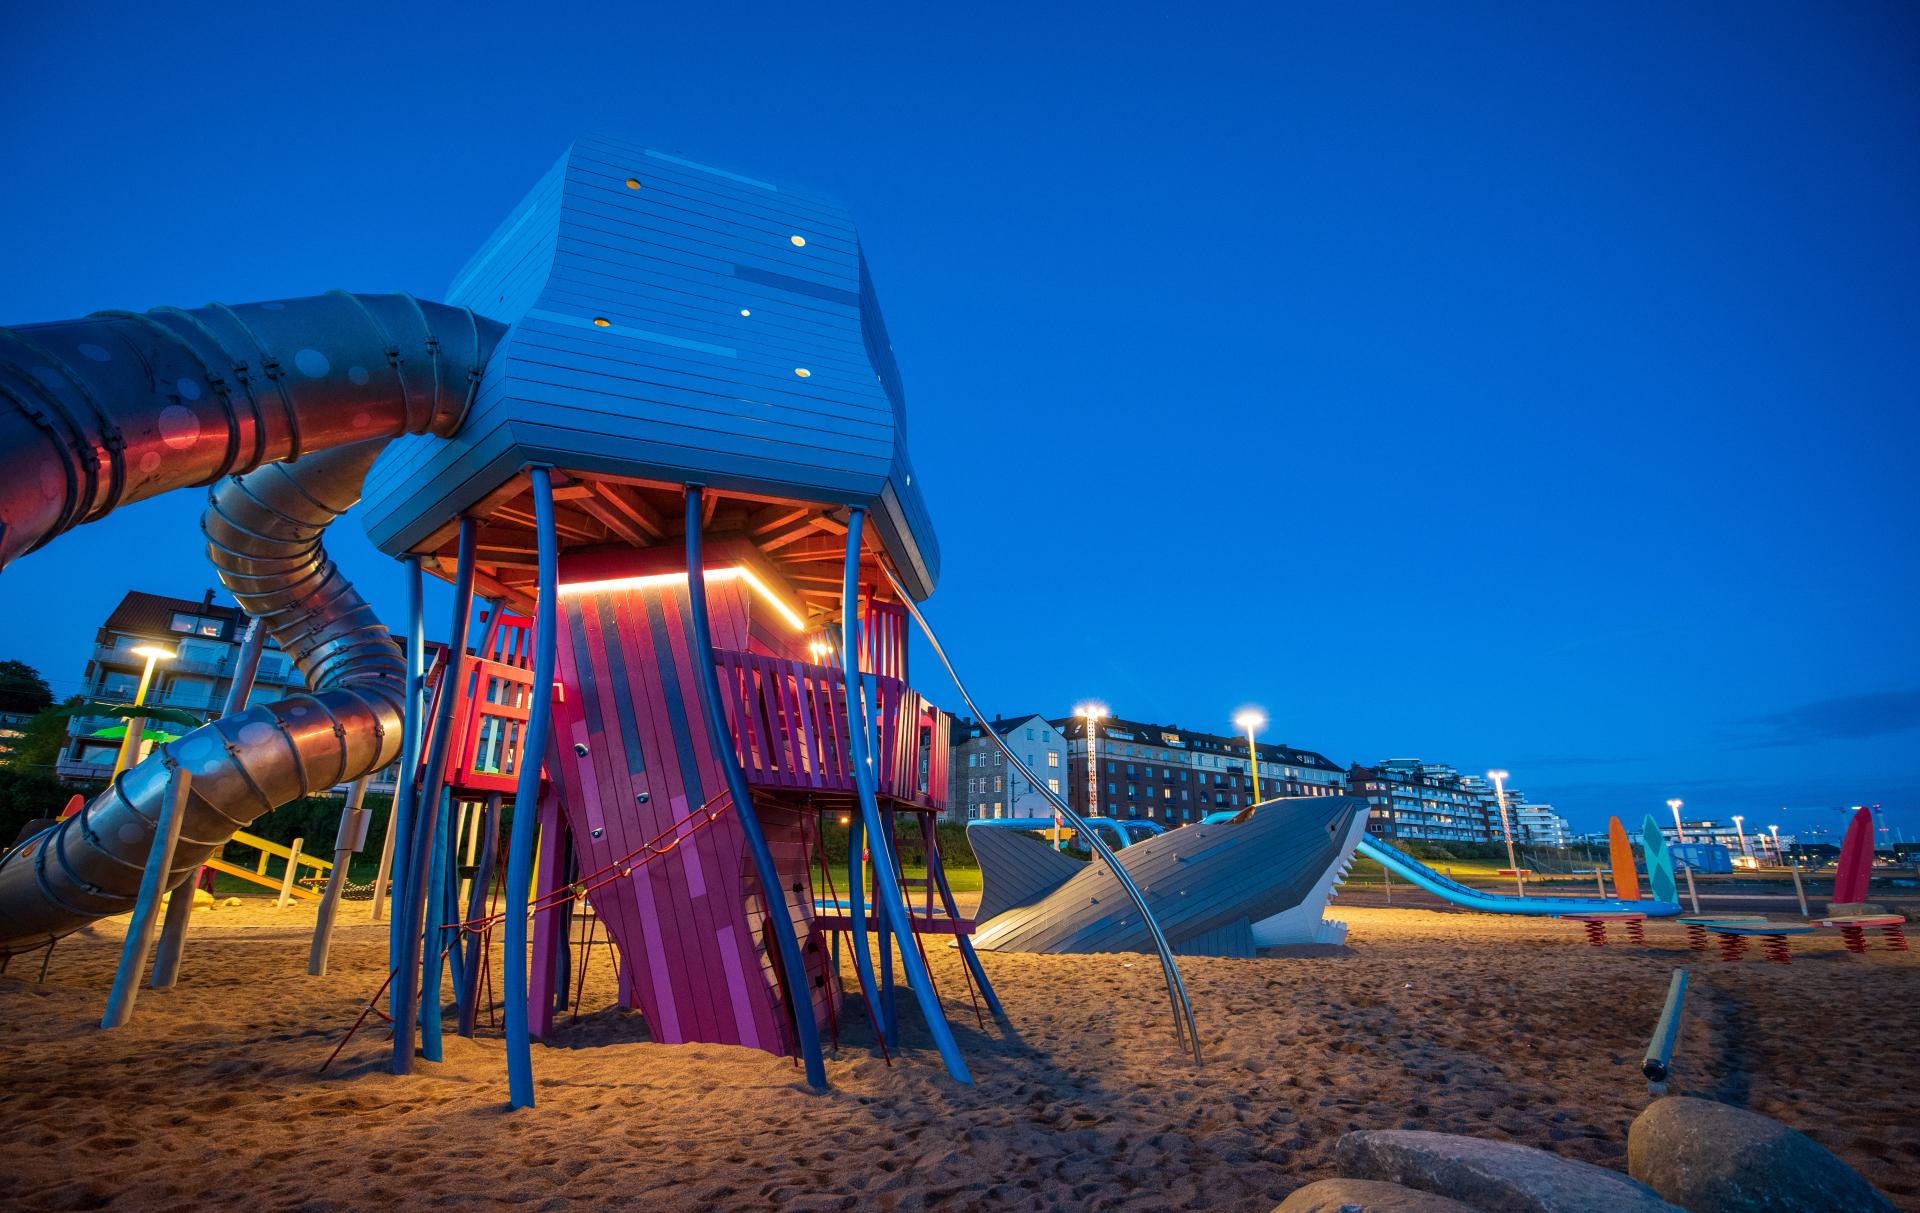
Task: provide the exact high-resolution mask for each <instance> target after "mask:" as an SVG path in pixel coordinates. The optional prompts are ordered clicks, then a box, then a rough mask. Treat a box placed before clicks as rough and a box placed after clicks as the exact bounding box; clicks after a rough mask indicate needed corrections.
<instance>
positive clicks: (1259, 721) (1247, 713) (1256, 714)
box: [1233, 708, 1267, 804]
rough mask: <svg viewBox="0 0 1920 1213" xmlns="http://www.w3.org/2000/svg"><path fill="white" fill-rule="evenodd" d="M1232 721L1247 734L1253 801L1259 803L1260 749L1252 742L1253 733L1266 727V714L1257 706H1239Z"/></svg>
mask: <svg viewBox="0 0 1920 1213" xmlns="http://www.w3.org/2000/svg"><path fill="white" fill-rule="evenodd" d="M1233 723H1234V725H1235V726H1236V727H1238V728H1240V729H1242V730H1244V731H1245V733H1246V735H1247V766H1248V768H1249V769H1251V770H1252V771H1253V803H1255V804H1259V803H1260V750H1259V748H1258V747H1257V746H1255V745H1254V743H1253V735H1254V733H1255V732H1257V731H1259V730H1260V729H1264V728H1266V727H1267V714H1266V713H1265V712H1263V711H1261V710H1260V709H1259V708H1241V709H1240V710H1239V711H1238V712H1236V713H1234V717H1233Z"/></svg>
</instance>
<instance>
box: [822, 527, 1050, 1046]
mask: <svg viewBox="0 0 1920 1213" xmlns="http://www.w3.org/2000/svg"><path fill="white" fill-rule="evenodd" d="M866 520H867V513H866V511H865V510H863V509H861V508H860V507H858V506H855V507H853V508H852V509H850V510H848V511H847V560H846V569H845V576H844V578H843V580H842V584H841V589H840V668H841V672H842V674H843V676H844V678H845V680H846V684H847V735H848V737H849V738H850V739H851V741H852V743H853V746H852V754H851V757H852V759H853V783H854V789H855V790H856V791H857V792H858V793H859V798H860V816H861V818H862V819H863V820H864V821H865V822H866V828H867V837H868V843H867V847H868V849H869V850H870V851H871V852H872V854H873V895H874V902H875V905H876V908H878V909H879V911H880V912H881V914H882V915H883V917H882V919H881V922H882V924H883V927H884V926H886V925H888V924H891V926H892V928H893V929H894V930H895V932H896V933H900V934H901V935H902V943H901V947H900V969H901V972H902V973H903V974H904V975H905V976H906V979H907V984H908V986H910V987H912V989H913V996H914V999H915V1001H917V1002H918V1003H919V1004H920V1014H921V1017H922V1018H924V1019H925V1020H926V1021H927V1030H928V1031H929V1032H930V1033H932V1035H933V1043H934V1045H935V1047H937V1048H938V1049H939V1050H940V1059H941V1060H942V1061H944V1062H945V1063H946V1066H947V1073H948V1074H949V1075H951V1076H952V1077H953V1079H954V1081H956V1082H964V1083H971V1082H972V1081H973V1075H972V1073H971V1072H970V1071H969V1070H968V1069H967V1061H966V1058H964V1057H962V1056H961V1054H960V1045H959V1043H958V1042H957V1041H955V1040H954V1038H953V1026H952V1025H951V1024H949V1023H948V1022H947V1016H946V1012H945V1011H944V1010H943V1009H942V1008H941V1006H940V996H939V994H938V993H936V992H935V990H934V988H933V980H932V978H931V977H930V976H929V975H928V973H927V967H926V964H925V963H924V962H923V961H922V960H921V959H920V949H919V948H917V947H915V946H913V942H912V940H911V938H910V936H911V932H912V929H913V927H912V923H913V920H912V919H911V918H909V917H908V916H907V904H906V898H905V896H904V895H902V893H901V891H900V879H899V864H898V863H896V862H895V860H894V851H893V840H892V833H891V831H889V830H888V829H887V827H886V822H884V821H883V820H881V817H880V800H879V796H878V794H877V793H876V792H875V790H874V783H875V776H876V774H877V772H876V771H875V770H874V767H873V765H872V757H871V749H870V746H869V742H870V740H871V734H870V733H869V732H868V731H867V728H866V723H865V722H866V713H865V712H864V710H862V707H863V703H864V701H865V699H866V684H865V682H864V681H862V679H861V677H860V539H861V532H862V531H863V530H864V529H865V527H866ZM901 598H902V599H903V600H905V598H906V595H904V594H902V595H901ZM987 732H988V733H989V734H993V735H994V736H998V734H995V733H993V730H992V729H988V730H987ZM1027 780H1028V782H1029V783H1033V782H1034V780H1033V777H1032V773H1031V772H1028V773H1027ZM885 938H886V936H885V935H882V936H881V939H882V940H883V941H884V940H885ZM882 946H883V948H884V947H885V944H884V942H883V944H882ZM885 963H886V954H885V953H884V952H883V953H882V964H883V965H884V964H885ZM883 973H884V970H883ZM885 980H886V979H885V977H884V976H883V978H882V981H883V983H884V982H885ZM886 996H887V992H886V990H885V989H884V985H883V989H882V991H881V998H882V1001H885V999H886ZM889 1026H891V1025H889Z"/></svg>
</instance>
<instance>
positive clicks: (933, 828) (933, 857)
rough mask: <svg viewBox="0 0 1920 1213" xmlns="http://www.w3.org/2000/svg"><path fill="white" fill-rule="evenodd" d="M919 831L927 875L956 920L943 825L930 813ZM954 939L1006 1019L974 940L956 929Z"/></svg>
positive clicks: (991, 1005)
mask: <svg viewBox="0 0 1920 1213" xmlns="http://www.w3.org/2000/svg"><path fill="white" fill-rule="evenodd" d="M920 833H921V836H922V837H923V838H925V839H926V848H927V879H928V880H931V881H933V882H934V884H935V886H936V887H937V888H938V889H939V890H940V904H941V905H942V906H943V907H945V908H946V911H947V917H948V918H951V919H954V920H955V921H956V922H957V921H958V920H959V918H960V907H959V906H958V905H956V904H955V903H954V900H953V886H951V885H949V884H948V883H947V865H946V863H945V861H943V860H942V859H941V858H940V828H939V827H938V826H937V825H935V824H934V821H933V818H932V817H931V816H927V817H923V818H921V819H920ZM953 938H954V942H955V943H956V944H958V945H959V949H960V959H962V960H964V961H966V963H967V968H969V969H971V970H972V971H973V980H974V982H975V983H976V984H977V985H978V986H979V987H980V993H981V995H982V996H983V997H984V998H985V999H986V1000H987V1010H988V1011H990V1012H992V1014H993V1017H994V1018H995V1019H1000V1020H1004V1019H1006V1017H1007V1013H1006V1012H1005V1011H1003V1010H1002V1009H1001V1008H1000V998H999V996H998V995H996V994H995V993H994V992H993V985H992V983H990V982H989V981H988V980H987V971H986V970H985V969H983V968H981V967H980V954H979V953H978V952H976V951H974V950H973V940H972V939H970V938H968V937H967V936H965V935H962V934H960V933H959V932H958V931H957V930H956V931H955V933H954V936H953Z"/></svg>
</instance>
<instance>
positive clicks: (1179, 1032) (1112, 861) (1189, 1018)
mask: <svg viewBox="0 0 1920 1213" xmlns="http://www.w3.org/2000/svg"><path fill="white" fill-rule="evenodd" d="M880 571H881V572H882V573H883V574H885V575H886V578H887V580H888V581H889V582H890V583H892V585H893V588H894V592H895V593H897V594H898V595H899V597H900V601H901V603H902V605H904V606H905V607H906V608H907V613H908V614H910V615H912V616H913V621H914V622H915V623H917V624H919V625H920V631H921V633H922V634H923V635H925V636H926V638H927V643H928V644H929V645H931V646H932V647H933V652H934V656H936V657H938V658H939V659H940V664H941V666H942V667H944V668H945V669H946V671H947V677H948V678H949V679H951V680H952V682H953V689H954V690H956V691H958V692H959V693H960V700H961V702H963V703H965V704H966V705H967V710H968V711H970V712H972V713H973V714H974V716H975V718H976V719H980V720H985V719H986V717H985V716H984V715H983V714H982V713H981V711H980V707H979V705H978V704H976V703H974V701H973V696H971V695H969V694H968V693H967V688H966V684H965V683H963V682H961V681H960V675H959V674H958V673H957V672H956V671H955V670H954V668H953V661H952V659H951V658H949V657H948V656H947V651H946V649H944V648H942V647H941V645H940V638H939V637H938V636H935V635H934V634H933V628H932V627H931V626H930V625H929V624H928V623H927V617H926V616H925V615H922V614H921V613H920V608H919V606H918V605H916V604H915V603H914V601H913V597H912V595H910V594H908V593H907V590H906V587H905V586H903V585H901V584H900V578H899V577H898V576H896V575H895V574H894V572H893V570H892V569H891V568H889V567H888V565H887V563H886V561H885V560H882V561H881V562H880ZM986 732H987V736H988V737H989V738H991V739H992V740H993V742H994V744H995V745H997V746H999V747H1000V751H1001V752H1002V753H1003V754H1005V755H1006V759H1007V762H1008V763H1009V764H1010V765H1012V766H1013V767H1014V768H1016V769H1017V770H1019V771H1020V772H1021V773H1022V774H1024V775H1025V776H1026V777H1027V779H1028V780H1029V782H1033V781H1034V775H1033V772H1032V771H1030V770H1028V769H1027V767H1026V764H1025V763H1023V762H1021V761H1020V758H1019V756H1018V755H1016V754H1015V753H1014V752H1013V749H1012V747H1010V746H1008V745H1007V743H1006V740H1005V739H1004V738H1002V737H1001V736H1000V734H999V733H997V732H995V731H994V730H992V729H988V730H987V731H986ZM1038 786H1039V787H1040V789H1041V794H1042V795H1044V796H1045V797H1046V798H1047V799H1048V800H1050V801H1052V802H1053V805H1054V811H1055V812H1056V813H1058V814H1059V815H1060V816H1062V817H1065V818H1066V819H1067V821H1068V823H1070V824H1071V825H1072V826H1073V827H1074V828H1075V829H1076V830H1078V831H1080V832H1081V833H1082V834H1084V835H1085V836H1086V839H1087V845H1088V846H1090V847H1091V848H1092V849H1093V851H1094V853H1095V854H1097V855H1099V856H1100V860H1101V862H1102V863H1104V864H1105V865H1106V867H1107V870H1108V871H1109V872H1111V873H1113V876H1114V879H1115V880H1118V881H1119V882H1120V888H1121V890H1122V891H1123V892H1125V893H1126V895H1127V899H1128V900H1129V901H1131V902H1132V903H1133V907H1134V909H1136V910H1138V911H1139V913H1140V919H1141V921H1142V922H1143V923H1145V924H1146V927H1147V930H1148V932H1149V933H1150V934H1151V935H1152V936H1153V946H1154V950H1155V951H1156V952H1158V953H1159V955H1160V969H1161V972H1162V974H1163V975H1164V976H1165V978H1166V982H1167V998H1168V1001H1170V1002H1171V1003H1172V1004H1173V1034H1174V1037H1175V1039H1176V1040H1178V1041H1179V1043H1180V1045H1181V1046H1182V1047H1183V1048H1188V1049H1190V1050H1191V1051H1192V1053H1193V1062H1194V1064H1195V1065H1201V1064H1203V1063H1202V1058H1201V1055H1200V1032H1199V1028H1198V1026H1197V1025H1195V1023H1194V1021H1193V1005H1192V1004H1191V1003H1190V1002H1189V1001H1188V999H1187V985H1186V982H1185V981H1183V980H1182V979H1181V977H1180V967H1179V966H1178V965H1177V964H1175V963H1174V959H1173V948H1172V947H1171V946H1170V945H1169V944H1168V943H1167V937H1166V935H1165V934H1164V933H1162V932H1161V930H1160V924H1159V922H1157V921H1156V920H1155V919H1154V917H1153V911H1152V910H1151V909H1149V908H1148V906H1147V899H1146V897H1145V896H1144V895H1143V894H1142V893H1141V892H1140V888H1139V886H1138V885H1136V884H1134V882H1133V877H1132V876H1130V875H1128V874H1127V870H1126V869H1125V868H1124V867H1122V866H1121V865H1120V860H1119V857H1118V856H1116V855H1115V854H1114V853H1113V848H1111V847H1109V846H1108V845H1107V843H1106V841H1105V840H1104V839H1102V838H1101V837H1100V835H1099V834H1098V833H1096V832H1095V831H1094V830H1092V829H1090V828H1088V826H1087V823H1086V820H1085V819H1084V818H1082V817H1081V816H1080V815H1079V814H1078V813H1076V812H1074V811H1073V808H1072V806H1070V805H1068V804H1067V802H1066V801H1064V800H1062V799H1060V797H1059V795H1058V794H1057V793H1055V792H1054V791H1053V789H1051V788H1048V787H1046V786H1045V785H1044V784H1041V785H1038Z"/></svg>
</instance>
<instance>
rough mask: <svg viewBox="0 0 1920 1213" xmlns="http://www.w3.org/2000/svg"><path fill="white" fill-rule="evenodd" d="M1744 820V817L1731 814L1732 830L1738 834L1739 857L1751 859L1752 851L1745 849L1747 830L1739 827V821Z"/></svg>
mask: <svg viewBox="0 0 1920 1213" xmlns="http://www.w3.org/2000/svg"><path fill="white" fill-rule="evenodd" d="M1745 820H1746V818H1744V817H1742V816H1740V815H1739V814H1738V813H1735V814H1734V816H1733V832H1734V833H1735V834H1738V835H1739V836H1740V858H1742V859H1752V858H1753V855H1752V853H1750V852H1749V851H1748V850H1747V832H1746V831H1745V830H1744V829H1742V828H1741V827H1740V823H1741V822H1743V821H1745Z"/></svg>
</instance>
